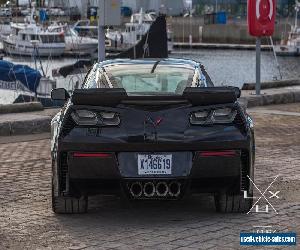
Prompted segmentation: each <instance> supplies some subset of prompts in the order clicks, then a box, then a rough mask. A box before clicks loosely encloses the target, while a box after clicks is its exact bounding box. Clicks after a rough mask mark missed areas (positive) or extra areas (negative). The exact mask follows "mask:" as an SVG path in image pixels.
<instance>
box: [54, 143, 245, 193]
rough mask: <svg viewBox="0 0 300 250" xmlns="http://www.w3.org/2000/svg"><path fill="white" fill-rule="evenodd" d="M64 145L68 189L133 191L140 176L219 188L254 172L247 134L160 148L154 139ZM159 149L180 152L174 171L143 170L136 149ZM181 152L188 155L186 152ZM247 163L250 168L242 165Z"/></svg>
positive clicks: (198, 188) (201, 188) (187, 186)
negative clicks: (236, 138) (149, 141)
mask: <svg viewBox="0 0 300 250" xmlns="http://www.w3.org/2000/svg"><path fill="white" fill-rule="evenodd" d="M59 145H60V148H59V151H58V155H59V156H62V155H64V157H60V158H61V159H64V160H63V161H64V162H60V164H62V165H64V166H66V167H65V168H64V171H65V173H64V174H63V176H68V178H67V179H68V181H69V182H70V185H66V184H64V185H63V186H64V187H65V188H66V189H68V190H66V191H67V192H69V193H74V194H78V193H80V194H82V193H85V194H89V195H90V194H106V193H119V192H121V191H122V190H123V191H124V190H127V193H129V186H130V185H131V184H132V183H134V182H137V181H138V182H141V183H143V185H144V184H145V183H147V182H148V181H152V182H154V183H157V182H159V181H166V183H167V184H168V185H169V183H170V182H172V181H180V182H181V183H182V184H181V185H182V188H183V187H184V190H189V191H191V192H206V191H207V192H214V191H216V190H220V189H223V188H224V187H225V188H226V187H229V186H232V185H234V184H236V183H237V184H240V182H241V181H240V180H241V178H242V176H241V175H242V174H244V175H245V173H246V174H249V166H246V165H249V162H246V164H245V161H248V159H249V157H248V155H249V154H250V152H251V150H250V142H249V141H248V140H239V141H222V142H201V143H193V144H185V143H181V144H179V143H177V144H174V145H171V144H164V145H156V147H155V148H156V150H153V149H154V145H151V144H148V145H147V144H143V145H127V146H126V147H125V148H126V149H127V150H125V149H124V145H107V147H104V146H103V144H101V147H99V144H98V145H97V144H93V143H91V144H90V143H87V144H78V143H77V142H76V143H71V142H64V143H60V144H59ZM104 148H106V149H107V150H104ZM174 148H176V150H174ZM119 149H122V151H119ZM141 149H143V151H141ZM170 149H173V150H170ZM154 152H155V153H157V152H158V153H162V152H165V153H168V154H174V155H177V156H178V157H177V159H175V158H176V157H175V158H174V159H175V160H176V163H177V170H176V171H173V172H172V174H170V175H149V176H148V175H147V176H141V175H138V172H137V163H136V162H135V160H134V159H136V155H137V154H139V153H154ZM182 155H185V156H184V157H183V158H182ZM245 156H246V158H247V159H246V158H245ZM243 157H244V158H245V159H243ZM245 166H246V169H243V168H245ZM60 180H61V181H62V182H64V181H65V180H63V179H62V178H60ZM63 189H64V188H63Z"/></svg>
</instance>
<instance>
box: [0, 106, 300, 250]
mask: <svg viewBox="0 0 300 250" xmlns="http://www.w3.org/2000/svg"><path fill="white" fill-rule="evenodd" d="M298 105H299V104H298ZM274 110H275V111H276V110H277V111H278V110H279V111H282V112H283V113H280V114H276V112H275V113H274V112H273V111H274ZM250 112H251V114H252V115H253V118H254V121H255V124H256V142H257V164H256V173H255V176H256V181H257V183H258V185H259V187H260V188H262V189H264V188H265V187H266V186H267V185H268V184H269V183H270V182H271V181H272V180H273V178H274V177H275V176H276V175H278V174H279V175H280V176H279V177H278V179H277V181H276V182H275V183H274V186H273V187H272V188H271V189H270V190H271V191H273V192H275V191H276V190H280V193H279V196H280V199H276V198H271V199H270V202H271V203H272V204H273V205H274V208H275V209H276V210H277V212H278V214H275V213H274V212H270V213H268V214H265V213H260V214H258V213H251V214H248V215H247V214H244V215H240V214H217V213H216V212H215V207H214V203H213V199H212V197H210V196H208V195H202V196H199V197H191V198H190V199H188V200H184V201H181V202H174V203H173V202H167V203H166V202H163V203H152V202H151V203H137V204H124V203H122V202H121V201H120V200H119V199H117V198H114V197H94V198H93V199H91V206H90V209H89V213H88V214H84V215H72V216H70V215H55V214H53V213H52V211H51V207H50V157H49V140H48V139H43V138H45V137H36V138H34V140H33V141H26V142H20V139H19V140H17V141H18V142H12V139H11V140H10V141H9V142H8V143H3V142H4V140H1V142H2V144H0V152H1V155H0V249H6V248H11V249H142V248H147V249H208V248H211V249H238V248H239V233H240V232H241V231H245V232H249V231H253V230H255V228H254V226H272V230H277V231H278V232H286V231H296V232H297V233H298V236H299V232H300V213H299V211H300V196H299V193H300V192H299V191H300V117H299V115H295V114H294V113H293V112H296V113H297V112H299V106H297V105H296V104H291V105H281V106H273V107H268V108H265V109H263V108H258V109H251V110H250ZM23 139H24V140H27V139H28V138H27V137H23ZM261 205H265V203H261ZM251 249H253V248H251ZM269 249H274V247H272V248H269ZM289 249H290V248H289ZM294 249H296V248H294Z"/></svg>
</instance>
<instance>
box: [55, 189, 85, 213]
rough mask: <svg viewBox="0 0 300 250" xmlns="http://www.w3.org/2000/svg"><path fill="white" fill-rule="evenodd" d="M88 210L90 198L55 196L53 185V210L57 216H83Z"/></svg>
mask: <svg viewBox="0 0 300 250" xmlns="http://www.w3.org/2000/svg"><path fill="white" fill-rule="evenodd" d="M87 208H88V197H87V196H82V197H80V198H75V197H70V196H55V194H54V192H53V185H52V210H53V212H54V213H56V214H82V213H86V212H87Z"/></svg>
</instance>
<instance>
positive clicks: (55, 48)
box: [3, 40, 65, 57]
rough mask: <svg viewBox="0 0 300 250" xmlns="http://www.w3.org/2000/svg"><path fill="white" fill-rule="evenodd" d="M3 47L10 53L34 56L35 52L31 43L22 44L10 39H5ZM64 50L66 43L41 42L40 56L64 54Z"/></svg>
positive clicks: (39, 47)
mask: <svg viewBox="0 0 300 250" xmlns="http://www.w3.org/2000/svg"><path fill="white" fill-rule="evenodd" d="M3 49H4V52H5V53H6V54H9V55H21V56H32V55H33V54H34V53H35V52H34V51H35V48H34V47H33V46H32V45H31V44H26V45H21V44H16V43H14V42H10V41H8V40H4V41H3ZM64 51H65V44H53V45H48V44H47V45H46V44H40V45H39V46H38V53H39V56H42V57H46V56H47V57H49V56H53V57H57V56H61V55H63V53H64Z"/></svg>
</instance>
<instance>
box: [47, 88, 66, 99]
mask: <svg viewBox="0 0 300 250" xmlns="http://www.w3.org/2000/svg"><path fill="white" fill-rule="evenodd" d="M69 98H70V95H69V93H68V91H67V90H65V89H64V88H59V89H52V91H51V99H52V100H53V101H66V100H68V99H69Z"/></svg>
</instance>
